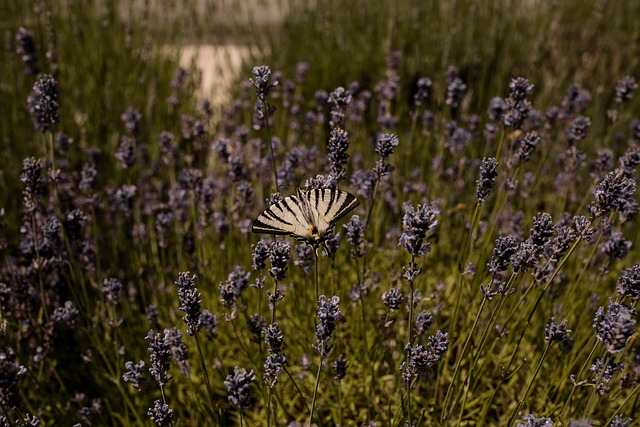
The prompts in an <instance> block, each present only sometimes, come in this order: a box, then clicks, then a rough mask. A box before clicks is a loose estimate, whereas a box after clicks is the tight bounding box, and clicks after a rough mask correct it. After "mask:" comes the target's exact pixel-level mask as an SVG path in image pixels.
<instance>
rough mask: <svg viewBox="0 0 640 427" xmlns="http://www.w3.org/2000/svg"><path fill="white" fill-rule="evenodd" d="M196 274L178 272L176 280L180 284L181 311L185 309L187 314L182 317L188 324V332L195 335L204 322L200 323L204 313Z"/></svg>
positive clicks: (177, 284)
mask: <svg viewBox="0 0 640 427" xmlns="http://www.w3.org/2000/svg"><path fill="white" fill-rule="evenodd" d="M195 280H196V276H195V275H193V276H189V272H188V271H187V272H182V273H179V274H178V280H177V281H176V282H175V284H176V286H178V288H179V289H178V299H179V300H180V307H179V308H178V309H179V310H180V311H184V312H185V315H184V317H183V318H182V320H183V321H184V323H185V324H186V325H187V334H189V335H191V336H193V335H195V334H197V333H198V331H199V330H200V328H201V327H202V324H201V323H200V316H201V313H202V310H201V307H200V296H201V294H200V292H199V291H198V288H196V286H195Z"/></svg>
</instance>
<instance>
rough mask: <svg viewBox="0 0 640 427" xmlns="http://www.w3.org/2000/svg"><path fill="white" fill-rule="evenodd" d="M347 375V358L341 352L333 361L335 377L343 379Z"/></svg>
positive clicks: (338, 379)
mask: <svg viewBox="0 0 640 427" xmlns="http://www.w3.org/2000/svg"><path fill="white" fill-rule="evenodd" d="M346 375H347V358H346V357H345V356H344V354H340V355H339V356H338V357H337V358H336V360H334V362H333V378H334V379H335V380H336V381H342V380H343V379H344V377H345V376H346Z"/></svg>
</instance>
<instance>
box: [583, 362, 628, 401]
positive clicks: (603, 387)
mask: <svg viewBox="0 0 640 427" xmlns="http://www.w3.org/2000/svg"><path fill="white" fill-rule="evenodd" d="M623 369H624V364H623V363H615V362H614V359H613V358H612V357H608V356H604V357H600V358H598V359H596V360H595V362H594V363H593V364H592V365H591V366H590V367H589V370H590V371H591V372H595V374H596V378H595V381H594V382H595V383H596V384H595V385H596V389H597V390H598V392H599V393H600V394H606V393H607V391H608V390H609V383H610V382H611V380H613V376H614V375H615V374H616V372H621V371H622V370H623Z"/></svg>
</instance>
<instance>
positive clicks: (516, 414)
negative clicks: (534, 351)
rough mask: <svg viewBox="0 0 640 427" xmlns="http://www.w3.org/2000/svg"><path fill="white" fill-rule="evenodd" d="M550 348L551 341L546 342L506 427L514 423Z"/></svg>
mask: <svg viewBox="0 0 640 427" xmlns="http://www.w3.org/2000/svg"><path fill="white" fill-rule="evenodd" d="M550 348H551V341H549V342H547V345H546V346H545V347H544V351H543V352H542V355H541V356H540V360H539V361H538V365H537V366H536V370H535V371H534V372H533V377H531V380H530V381H529V384H528V385H527V388H526V390H525V391H524V395H523V396H522V399H520V400H519V401H518V404H517V405H516V408H515V409H514V411H513V413H512V414H511V417H510V418H509V425H508V427H511V426H512V425H513V423H514V422H515V421H516V418H517V417H518V412H519V411H520V408H522V405H523V404H524V401H525V399H526V398H527V396H528V395H529V392H530V391H531V386H532V385H533V382H534V381H535V379H536V377H537V376H538V373H539V372H540V368H541V367H542V362H543V361H544V358H545V357H546V356H547V352H548V351H549V349H550Z"/></svg>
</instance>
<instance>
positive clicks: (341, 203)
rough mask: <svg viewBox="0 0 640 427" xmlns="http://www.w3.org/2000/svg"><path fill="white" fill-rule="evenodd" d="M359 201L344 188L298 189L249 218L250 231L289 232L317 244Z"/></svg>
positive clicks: (286, 233)
mask: <svg viewBox="0 0 640 427" xmlns="http://www.w3.org/2000/svg"><path fill="white" fill-rule="evenodd" d="M359 204H360V202H359V201H358V199H357V198H356V197H355V196H354V195H353V194H350V193H347V192H346V191H340V190H333V189H328V188H325V189H311V190H298V194H297V195H295V196H289V197H285V198H284V199H282V200H280V201H279V202H277V203H274V204H273V205H271V206H269V207H268V208H267V209H266V210H265V211H264V212H263V213H261V214H260V215H259V216H258V218H256V220H255V221H253V226H252V227H251V231H253V232H254V233H268V234H283V235H290V236H293V237H294V238H296V239H298V240H302V241H304V242H307V243H309V244H311V245H314V246H318V245H319V244H321V243H323V242H324V240H325V239H326V237H327V234H328V233H329V232H330V230H331V229H332V228H333V226H335V224H336V222H337V221H338V220H340V219H341V218H342V217H344V216H345V215H346V214H347V213H349V212H350V211H352V210H353V209H355V208H356V207H357V206H358V205H359Z"/></svg>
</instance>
